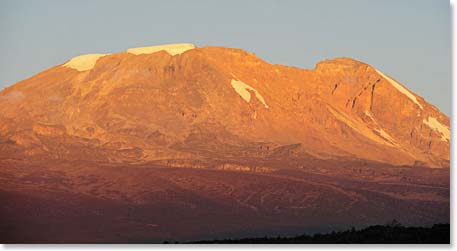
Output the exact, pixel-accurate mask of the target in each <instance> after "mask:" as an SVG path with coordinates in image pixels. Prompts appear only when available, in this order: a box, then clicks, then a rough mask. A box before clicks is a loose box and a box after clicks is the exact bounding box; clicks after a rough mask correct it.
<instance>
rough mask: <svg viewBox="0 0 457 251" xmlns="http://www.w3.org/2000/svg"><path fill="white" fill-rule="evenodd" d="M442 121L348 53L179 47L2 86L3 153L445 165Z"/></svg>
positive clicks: (81, 63) (446, 138)
mask: <svg viewBox="0 0 457 251" xmlns="http://www.w3.org/2000/svg"><path fill="white" fill-rule="evenodd" d="M449 123H450V122H449V118H448V117H447V116H445V115H444V114H443V113H441V112H440V111H439V110H438V109H437V108H435V107H434V106H432V105H430V104H428V103H427V102H426V101H425V100H424V99H423V98H421V97H419V96H417V95H416V94H414V93H412V92H410V91H409V90H407V89H406V88H405V87H404V86H402V85H401V84H400V83H398V82H396V81H395V80H394V79H393V78H391V77H389V76H387V75H386V74H384V73H382V72H380V71H378V70H377V69H375V68H373V67H372V66H370V65H367V64H365V63H362V62H358V61H356V60H353V59H349V58H339V59H333V60H327V61H323V62H320V63H318V64H317V65H316V67H315V69H312V70H304V69H299V68H295V67H287V66H282V65H271V64H268V63H266V62H265V61H262V60H261V59H259V58H257V57H256V56H255V55H254V54H251V53H248V52H245V51H242V50H238V49H228V48H222V47H203V48H196V47H194V46H193V45H188V44H184V45H173V46H171V47H167V46H164V47H161V48H152V47H149V48H135V49H131V50H129V51H128V52H122V53H116V54H110V55H101V54H91V55H87V56H80V57H77V58H74V59H72V60H70V61H68V62H66V63H65V64H63V65H59V66H55V67H52V68H50V69H48V70H46V71H44V72H41V73H39V74H37V75H35V76H33V77H31V78H29V79H26V80H24V81H21V82H18V83H17V84H15V85H13V86H11V87H9V88H6V89H5V90H3V91H2V92H0V157H1V158H5V159H6V158H25V159H30V160H33V159H42V158H52V159H62V160H79V159H84V160H99V161H106V162H120V161H122V162H145V161H151V160H164V159H194V160H198V159H208V158H214V159H232V160H233V159H237V158H239V159H245V158H258V159H268V158H316V159H340V158H343V159H363V160H370V161H377V162H385V163H389V164H393V165H421V166H428V167H449V155H450V145H449V142H450V132H449V126H450V124H449ZM285 149H286V150H285Z"/></svg>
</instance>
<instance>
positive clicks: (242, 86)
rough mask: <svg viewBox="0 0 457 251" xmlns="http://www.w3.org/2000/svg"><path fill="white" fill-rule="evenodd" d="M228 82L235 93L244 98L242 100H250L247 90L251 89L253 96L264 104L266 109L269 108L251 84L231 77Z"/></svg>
mask: <svg viewBox="0 0 457 251" xmlns="http://www.w3.org/2000/svg"><path fill="white" fill-rule="evenodd" d="M230 83H231V84H232V87H233V89H235V91H236V93H238V95H240V96H241V98H243V99H244V101H246V102H248V103H249V102H251V93H250V92H249V91H253V92H254V93H255V96H256V97H257V99H258V100H259V101H260V102H261V103H262V104H263V106H265V108H267V109H268V108H269V106H268V105H267V103H266V102H265V99H264V98H263V97H262V95H260V93H259V92H258V91H257V90H256V89H254V88H253V87H252V86H250V85H248V84H246V83H244V82H243V81H240V80H235V79H232V81H231V82H230Z"/></svg>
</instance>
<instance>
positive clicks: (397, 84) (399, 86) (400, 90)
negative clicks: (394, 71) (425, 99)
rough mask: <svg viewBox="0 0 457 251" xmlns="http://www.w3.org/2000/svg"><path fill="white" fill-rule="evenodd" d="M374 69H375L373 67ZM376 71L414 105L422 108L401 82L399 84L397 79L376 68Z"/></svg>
mask: <svg viewBox="0 0 457 251" xmlns="http://www.w3.org/2000/svg"><path fill="white" fill-rule="evenodd" d="M375 70H376V69H375ZM376 72H377V73H378V74H379V75H381V76H382V77H383V78H385V79H386V80H387V81H389V83H391V84H392V86H393V87H395V88H396V89H397V90H398V91H399V92H401V93H403V94H404V95H405V96H406V97H408V98H409V99H411V100H412V101H413V102H414V103H415V104H416V105H418V106H419V107H420V108H421V109H424V108H423V107H422V105H421V104H420V103H419V102H418V101H417V99H416V96H414V95H413V94H412V93H411V92H410V91H408V90H407V89H406V88H405V87H403V86H402V85H401V84H399V83H398V82H397V81H395V80H393V79H391V78H389V77H388V76H387V75H385V74H384V73H382V72H380V71H378V70H376Z"/></svg>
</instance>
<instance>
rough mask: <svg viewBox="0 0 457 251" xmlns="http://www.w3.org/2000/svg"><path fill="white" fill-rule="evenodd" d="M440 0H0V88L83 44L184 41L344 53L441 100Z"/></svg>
mask: <svg viewBox="0 0 457 251" xmlns="http://www.w3.org/2000/svg"><path fill="white" fill-rule="evenodd" d="M450 29H451V28H450V8H449V2H448V1H447V0H415V1H410V0H382V1H381V0H377V1H375V0H344V1H342V0H308V1H306V0H296V1H287V0H281V1H273V0H270V1H266V0H257V1H249V0H240V1H236V0H221V1H214V0H211V1H209V0H208V1H198V0H193V1H186V0H182V1H170V0H166V1H165V0H160V1H153V0H145V1H135V0H124V1H115V0H107V1H101V0H100V1H97V0H90V1H83V0H77V1H46V0H43V1H30V0H27V1H22V0H20V1H18V0H1V1H0V32H1V39H0V53H1V57H0V89H2V88H4V87H6V86H9V85H12V84H14V83H15V82H17V81H19V80H22V79H25V78H28V77H30V76H32V75H34V74H36V73H38V72H40V71H42V70H44V69H47V68H49V67H51V66H53V65H57V64H61V63H63V62H65V61H66V60H68V59H70V58H72V57H74V56H77V55H80V54H87V53H111V52H118V51H124V50H126V49H127V48H131V47H139V46H147V45H155V44H164V43H181V42H189V43H194V44H196V45H197V46H204V45H219V46H226V47H235V48H242V49H245V50H248V51H251V52H254V53H256V54H257V56H259V57H261V58H262V59H264V60H266V61H268V62H270V63H278V64H286V65H293V66H298V67H303V68H313V67H314V65H315V64H316V63H317V62H318V61H320V60H324V59H328V58H334V57H352V58H355V59H357V60H360V61H363V62H366V63H368V64H370V65H372V66H374V67H376V68H378V69H379V70H381V71H383V72H384V73H386V74H388V75H390V76H392V77H394V78H395V79H397V80H398V81H400V82H401V83H402V84H404V85H405V86H406V87H408V88H409V89H411V90H412V91H414V92H415V93H417V94H419V95H420V96H422V97H424V98H425V99H426V100H427V101H428V102H430V103H432V104H434V105H436V106H437V107H438V108H439V109H441V110H442V111H443V112H445V113H446V114H450V109H451V55H450V54H451V38H450Z"/></svg>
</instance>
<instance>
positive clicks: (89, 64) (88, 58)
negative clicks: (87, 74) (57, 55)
mask: <svg viewBox="0 0 457 251" xmlns="http://www.w3.org/2000/svg"><path fill="white" fill-rule="evenodd" d="M106 55H107V54H86V55H81V56H77V57H74V58H72V59H70V61H68V62H67V63H65V64H64V65H63V66H64V67H68V68H71V69H75V70H77V71H87V70H90V69H92V68H94V66H95V64H96V63H97V60H98V59H99V58H101V57H103V56H106Z"/></svg>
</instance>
